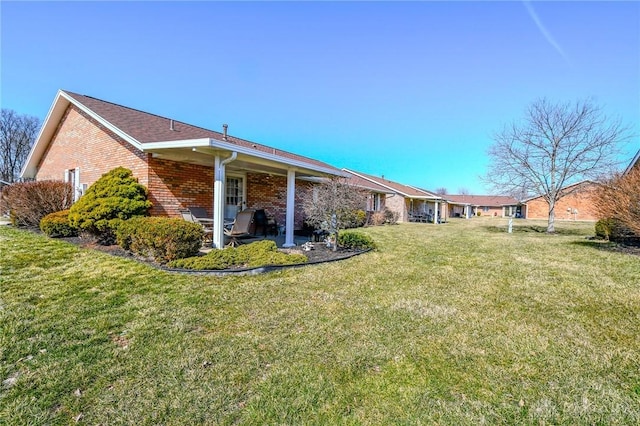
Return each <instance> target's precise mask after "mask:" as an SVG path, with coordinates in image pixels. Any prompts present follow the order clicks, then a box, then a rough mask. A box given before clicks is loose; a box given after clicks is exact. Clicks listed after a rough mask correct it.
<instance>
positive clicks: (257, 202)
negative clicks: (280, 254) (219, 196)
mask: <svg viewBox="0 0 640 426" xmlns="http://www.w3.org/2000/svg"><path fill="white" fill-rule="evenodd" d="M296 184H297V182H296ZM247 208H252V209H264V210H265V212H266V213H267V215H268V216H270V217H273V218H274V219H275V220H276V221H277V222H278V224H284V222H285V215H286V209H287V178H286V177H284V176H270V175H265V174H260V173H247Z"/></svg>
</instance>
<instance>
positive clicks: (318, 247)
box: [34, 230, 367, 272]
mask: <svg viewBox="0 0 640 426" xmlns="http://www.w3.org/2000/svg"><path fill="white" fill-rule="evenodd" d="M34 232H38V233H41V232H40V230H37V231H36V230H34ZM58 239H59V240H61V241H66V242H68V243H71V244H75V245H77V246H79V247H83V248H87V249H91V250H97V251H100V252H103V253H107V254H110V255H112V256H118V257H122V258H125V259H132V260H136V261H138V262H142V263H147V264H149V265H152V266H154V267H157V268H161V269H164V267H163V265H161V264H159V263H156V262H153V261H151V260H149V259H144V258H141V257H139V256H136V255H135V254H133V253H131V252H128V251H126V250H124V249H123V248H122V247H120V246H118V245H101V244H99V243H97V242H96V241H95V240H94V239H92V238H87V237H85V238H82V237H64V238H58ZM282 250H283V251H285V252H287V253H300V254H303V255H305V256H306V257H307V259H308V262H307V263H306V264H301V265H289V266H304V265H309V264H316V263H324V262H333V261H336V260H342V259H348V258H350V257H353V256H355V255H358V254H361V253H365V252H366V251H367V250H349V249H342V248H339V249H338V250H337V251H333V250H331V249H329V248H327V246H326V245H325V244H322V243H313V250H309V251H303V250H302V247H301V246H297V247H292V248H290V249H282ZM202 254H204V253H202ZM172 270H174V271H175V269H172ZM240 270H242V268H238V269H233V270H226V271H227V272H229V271H240ZM185 271H186V270H185ZM188 272H202V271H191V270H189V271H188ZM219 272H224V271H219Z"/></svg>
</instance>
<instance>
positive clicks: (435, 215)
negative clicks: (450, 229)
mask: <svg viewBox="0 0 640 426" xmlns="http://www.w3.org/2000/svg"><path fill="white" fill-rule="evenodd" d="M435 204H436V207H435V209H434V212H433V223H438V216H439V213H440V212H439V211H438V208H439V206H438V202H437V201H436V202H435Z"/></svg>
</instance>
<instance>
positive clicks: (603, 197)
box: [594, 167, 640, 236]
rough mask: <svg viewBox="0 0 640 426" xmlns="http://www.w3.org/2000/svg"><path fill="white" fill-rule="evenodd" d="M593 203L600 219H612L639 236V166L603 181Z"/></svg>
mask: <svg viewBox="0 0 640 426" xmlns="http://www.w3.org/2000/svg"><path fill="white" fill-rule="evenodd" d="M594 204H595V206H596V209H597V210H598V213H599V215H600V217H601V218H602V219H614V220H616V221H617V222H619V223H620V224H621V225H622V226H623V227H624V228H626V229H628V230H629V231H631V232H633V233H634V234H635V235H638V236H640V167H635V168H633V169H631V170H630V171H629V172H628V173H627V174H616V175H614V176H613V177H612V178H610V179H608V180H606V181H604V182H603V183H602V185H600V186H599V187H598V191H597V195H596V197H595V200H594Z"/></svg>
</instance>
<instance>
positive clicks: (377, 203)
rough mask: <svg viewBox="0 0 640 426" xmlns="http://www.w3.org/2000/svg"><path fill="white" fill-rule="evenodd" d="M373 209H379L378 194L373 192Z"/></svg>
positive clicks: (375, 210)
mask: <svg viewBox="0 0 640 426" xmlns="http://www.w3.org/2000/svg"><path fill="white" fill-rule="evenodd" d="M372 207H373V211H374V212H377V211H378V210H380V194H373V206H372Z"/></svg>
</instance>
